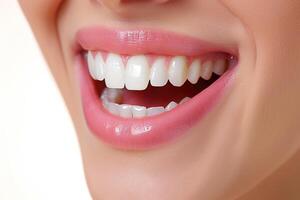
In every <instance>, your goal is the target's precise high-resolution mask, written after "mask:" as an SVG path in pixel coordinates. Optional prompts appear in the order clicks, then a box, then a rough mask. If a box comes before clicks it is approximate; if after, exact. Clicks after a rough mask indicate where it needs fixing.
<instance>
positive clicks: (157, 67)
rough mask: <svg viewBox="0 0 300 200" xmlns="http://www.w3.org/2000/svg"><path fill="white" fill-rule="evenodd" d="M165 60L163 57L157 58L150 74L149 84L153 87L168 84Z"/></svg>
mask: <svg viewBox="0 0 300 200" xmlns="http://www.w3.org/2000/svg"><path fill="white" fill-rule="evenodd" d="M165 63H166V59H165V58H164V57H160V58H157V59H156V60H155V61H154V63H153V65H152V67H151V72H150V83H151V85H152V86H155V87H162V86H164V85H166V84H167V82H168V69H167V67H166V64H165Z"/></svg>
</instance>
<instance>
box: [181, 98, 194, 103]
mask: <svg viewBox="0 0 300 200" xmlns="http://www.w3.org/2000/svg"><path fill="white" fill-rule="evenodd" d="M190 99H191V98H190V97H185V98H183V99H182V100H181V101H180V103H179V104H184V103H185V102H188V101H189V100H190Z"/></svg>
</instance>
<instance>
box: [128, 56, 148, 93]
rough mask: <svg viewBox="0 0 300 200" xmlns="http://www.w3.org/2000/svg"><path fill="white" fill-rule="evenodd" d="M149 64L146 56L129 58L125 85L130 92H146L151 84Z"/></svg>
mask: <svg viewBox="0 0 300 200" xmlns="http://www.w3.org/2000/svg"><path fill="white" fill-rule="evenodd" d="M149 74H150V69H149V64H148V61H147V58H146V56H143V55H140V56H132V57H130V58H129V60H128V62H127V66H126V72H125V85H126V88H127V89H128V90H145V89H146V88H147V86H148V83H149Z"/></svg>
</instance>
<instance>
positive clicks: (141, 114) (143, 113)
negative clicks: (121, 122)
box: [132, 106, 147, 118]
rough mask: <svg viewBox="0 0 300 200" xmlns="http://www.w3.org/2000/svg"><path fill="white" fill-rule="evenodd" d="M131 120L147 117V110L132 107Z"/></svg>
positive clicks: (140, 107)
mask: <svg viewBox="0 0 300 200" xmlns="http://www.w3.org/2000/svg"><path fill="white" fill-rule="evenodd" d="M132 115H133V118H142V117H145V116H146V115H147V108H146V107H144V106H132Z"/></svg>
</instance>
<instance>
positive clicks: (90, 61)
mask: <svg viewBox="0 0 300 200" xmlns="http://www.w3.org/2000/svg"><path fill="white" fill-rule="evenodd" d="M87 64H88V68H89V72H90V75H91V76H92V78H93V79H96V73H95V61H94V57H93V54H92V52H91V51H89V52H88V54H87Z"/></svg>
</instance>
